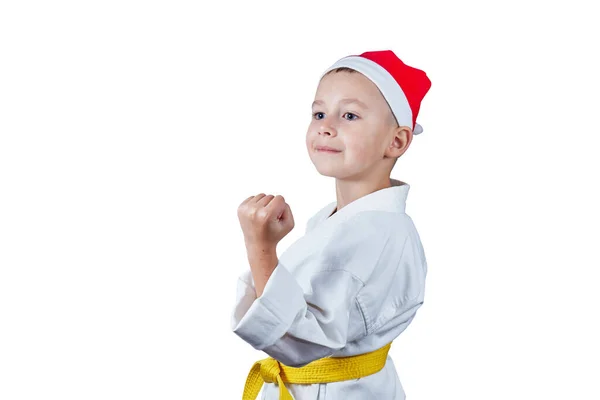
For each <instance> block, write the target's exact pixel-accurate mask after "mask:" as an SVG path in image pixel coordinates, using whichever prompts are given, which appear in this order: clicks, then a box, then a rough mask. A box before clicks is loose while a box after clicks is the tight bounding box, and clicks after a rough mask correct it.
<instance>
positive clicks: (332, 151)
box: [315, 146, 342, 153]
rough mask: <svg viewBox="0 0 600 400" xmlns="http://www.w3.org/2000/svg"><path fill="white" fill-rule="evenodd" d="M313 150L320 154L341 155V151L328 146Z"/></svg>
mask: <svg viewBox="0 0 600 400" xmlns="http://www.w3.org/2000/svg"><path fill="white" fill-rule="evenodd" d="M315 150H316V151H318V152H321V153H341V152H342V151H341V150H337V149H334V148H332V147H328V146H316V147H315Z"/></svg>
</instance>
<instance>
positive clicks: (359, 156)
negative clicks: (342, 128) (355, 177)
mask: <svg viewBox="0 0 600 400" xmlns="http://www.w3.org/2000/svg"><path fill="white" fill-rule="evenodd" d="M346 148H347V149H349V150H350V151H349V155H351V156H352V159H353V160H356V161H358V162H361V163H366V162H368V161H369V160H371V159H372V158H373V155H374V154H375V153H376V151H377V149H375V143H374V142H373V141H371V140H364V138H361V139H360V140H352V141H350V142H349V143H347V147H346Z"/></svg>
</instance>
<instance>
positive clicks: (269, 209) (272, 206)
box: [238, 193, 294, 247]
mask: <svg viewBox="0 0 600 400" xmlns="http://www.w3.org/2000/svg"><path fill="white" fill-rule="evenodd" d="M238 218H239V220H240V225H241V227H242V231H243V232H244V240H245V241H246V245H247V246H248V245H250V246H255V245H258V246H273V247H275V246H277V243H279V241H280V240H281V239H283V238H284V237H285V235H287V234H288V233H290V232H291V230H292V229H294V217H293V216H292V210H291V209H290V206H289V205H288V204H287V203H286V202H285V200H284V198H283V196H279V195H277V196H273V195H265V194H264V193H261V194H258V195H256V196H250V197H248V198H247V199H246V200H244V201H243V202H242V204H240V205H239V207H238Z"/></svg>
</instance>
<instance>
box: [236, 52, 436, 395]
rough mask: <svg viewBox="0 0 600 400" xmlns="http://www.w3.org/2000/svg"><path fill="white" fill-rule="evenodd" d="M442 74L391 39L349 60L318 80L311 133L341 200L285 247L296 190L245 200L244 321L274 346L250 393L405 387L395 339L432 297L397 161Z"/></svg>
mask: <svg viewBox="0 0 600 400" xmlns="http://www.w3.org/2000/svg"><path fill="white" fill-rule="evenodd" d="M430 86H431V82H430V80H429V79H428V77H427V75H426V74H425V73H424V72H423V71H421V70H418V69H415V68H412V67H409V66H407V65H405V64H404V63H403V62H402V61H401V60H400V59H399V58H398V57H396V55H395V54H394V53H393V52H392V51H390V50H386V51H373V52H365V53H363V54H361V55H353V56H348V57H344V58H342V59H340V60H338V61H337V62H336V63H335V64H333V65H332V66H331V67H330V68H328V69H327V70H326V71H325V73H324V74H323V76H322V78H321V81H320V83H319V85H318V88H317V92H316V95H315V101H314V103H313V109H312V112H313V118H312V121H311V123H310V125H309V128H308V132H307V135H306V146H307V149H308V154H309V156H310V159H311V161H312V162H313V164H314V165H315V167H316V169H317V171H318V172H319V173H320V174H322V175H325V176H330V177H334V178H335V183H336V196H337V201H336V202H332V203H330V204H328V205H327V206H325V207H324V208H322V209H321V210H320V211H318V212H317V213H316V214H315V215H313V216H312V217H311V218H310V219H309V221H308V223H307V225H306V233H305V235H304V236H303V237H301V238H300V239H298V240H297V241H296V242H294V243H293V244H292V245H291V246H290V247H289V248H288V249H287V250H286V251H285V252H284V253H283V254H282V255H281V256H280V257H279V258H278V257H277V254H276V245H277V243H278V242H279V241H280V240H281V239H282V238H283V237H285V235H287V234H288V233H289V232H290V231H291V230H292V229H293V227H294V219H293V216H292V213H291V210H290V207H289V206H288V204H287V203H286V202H285V200H284V198H283V197H282V196H273V195H265V194H264V193H261V194H259V195H257V196H251V197H249V198H247V199H246V200H244V202H242V204H241V205H240V206H239V207H238V218H239V220H240V225H241V228H242V230H243V232H244V240H245V245H246V250H247V253H248V261H249V264H250V270H248V271H246V272H244V273H243V274H242V275H241V276H240V279H239V281H238V290H237V299H236V305H235V308H234V311H233V315H232V329H233V331H234V332H235V333H236V334H237V335H239V336H240V337H241V338H242V339H243V340H245V341H246V342H248V343H249V344H251V345H252V346H253V347H254V348H256V349H258V350H262V351H264V352H265V353H267V354H268V355H270V356H271V357H269V358H267V359H265V360H261V361H259V362H257V363H256V364H255V365H254V366H253V368H252V370H251V372H250V374H249V376H248V379H247V382H246V387H245V390H244V396H243V398H244V399H245V400H246V399H252V400H254V399H255V398H256V397H257V395H258V393H259V391H260V389H261V387H262V388H263V395H262V399H292V398H293V399H296V400H308V399H310V400H315V399H327V400H342V399H343V400H353V399H360V400H367V399H378V400H401V399H405V393H404V390H403V388H402V385H401V383H400V380H399V377H398V375H397V373H396V369H395V367H394V363H393V361H392V359H391V357H390V356H389V355H388V351H389V348H390V344H391V342H392V341H393V340H394V339H395V338H396V337H397V336H398V335H399V334H400V333H401V332H402V331H404V330H405V329H406V327H407V326H408V325H409V324H410V323H411V321H412V319H413V318H414V316H415V313H416V311H417V309H418V308H419V307H420V306H421V305H422V304H423V299H424V289H425V277H426V274H427V262H426V259H425V254H424V251H423V247H422V245H421V241H420V238H419V235H418V233H417V230H416V228H415V225H414V224H413V221H412V219H411V218H410V217H409V216H408V215H407V214H406V213H405V205H406V197H407V194H408V190H409V185H408V184H407V183H405V182H401V181H398V180H395V179H391V178H390V173H391V170H392V168H393V166H394V164H395V162H396V160H397V159H398V157H400V156H401V155H402V154H403V153H404V152H405V151H406V150H407V149H408V146H409V145H410V142H411V140H412V137H413V134H419V133H421V132H422V128H421V126H420V125H419V124H417V123H416V117H417V114H418V111H419V108H420V103H421V100H422V99H423V97H424V96H425V94H426V93H427V91H428V90H429V88H430ZM292 396H293V397H292Z"/></svg>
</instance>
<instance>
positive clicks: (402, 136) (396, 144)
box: [385, 126, 413, 158]
mask: <svg viewBox="0 0 600 400" xmlns="http://www.w3.org/2000/svg"><path fill="white" fill-rule="evenodd" d="M412 138H413V132H412V129H410V128H409V127H408V126H399V127H397V128H394V130H393V133H392V139H391V142H390V144H389V146H388V147H387V148H386V150H385V156H386V157H389V158H398V157H400V156H401V155H402V154H404V153H405V152H406V150H408V146H410V142H412Z"/></svg>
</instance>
